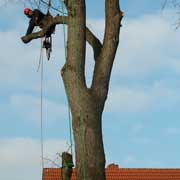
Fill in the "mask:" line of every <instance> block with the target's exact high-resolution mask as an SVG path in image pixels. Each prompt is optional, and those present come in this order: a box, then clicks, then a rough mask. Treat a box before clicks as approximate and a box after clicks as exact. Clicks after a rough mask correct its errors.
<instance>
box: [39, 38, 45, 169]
mask: <svg viewBox="0 0 180 180" xmlns="http://www.w3.org/2000/svg"><path fill="white" fill-rule="evenodd" d="M42 46H43V41H42V39H41V50H40V58H39V67H40V66H41V85H40V92H41V105H40V109H41V115H40V119H41V166H42V169H43V168H44V138H43V73H44V69H43V68H44V67H43V47H42ZM39 67H38V68H39Z"/></svg>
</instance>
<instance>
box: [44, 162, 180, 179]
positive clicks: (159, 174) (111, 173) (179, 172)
mask: <svg viewBox="0 0 180 180" xmlns="http://www.w3.org/2000/svg"><path fill="white" fill-rule="evenodd" d="M60 177H61V169H60V168H44V169H43V180H60ZM71 180H76V177H75V170H73V174H72V178H71ZM106 180H180V169H125V168H119V167H118V166H117V165H109V166H108V167H107V168H106Z"/></svg>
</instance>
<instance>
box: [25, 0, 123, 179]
mask: <svg viewBox="0 0 180 180" xmlns="http://www.w3.org/2000/svg"><path fill="white" fill-rule="evenodd" d="M72 1H74V4H73V3H72ZM104 2H105V30H104V39H103V42H101V41H100V40H99V39H98V37H97V36H96V35H95V34H93V33H92V32H91V30H90V29H88V28H87V27H86V1H85V0H65V5H66V8H67V12H68V15H67V16H65V17H62V16H56V17H54V18H53V19H52V20H51V22H50V23H49V24H47V26H46V27H44V28H43V30H41V31H39V32H36V33H32V34H30V35H28V36H25V37H23V38H22V40H23V41H24V42H25V43H27V42H29V41H31V40H32V39H37V38H40V37H43V36H44V35H45V34H46V32H47V31H48V29H49V27H50V26H52V25H54V24H63V23H64V24H67V26H68V39H67V58H66V62H65V65H64V66H63V67H62V69H61V76H62V79H63V82H64V86H65V89H66V93H67V96H68V101H69V104H70V108H71V113H72V121H73V133H74V138H75V154H76V163H75V167H76V171H77V179H78V180H105V170H104V169H105V153H104V146H103V138H102V113H103V109H104V105H105V101H106V99H107V95H108V89H109V81H110V76H111V70H112V67H113V62H114V59H115V55H116V50H117V47H118V44H119V33H120V27H121V20H122V17H123V13H122V12H121V10H120V5H119V0H105V1H104ZM86 41H87V42H88V43H89V44H90V45H91V47H92V49H93V52H94V60H95V66H94V72H93V78H92V83H91V86H90V87H89V88H88V87H87V84H86V77H85V62H86V61H85V52H86ZM76 62H77V63H76ZM66 73H68V79H67V78H66ZM83 147H84V150H83ZM83 159H84V160H83Z"/></svg>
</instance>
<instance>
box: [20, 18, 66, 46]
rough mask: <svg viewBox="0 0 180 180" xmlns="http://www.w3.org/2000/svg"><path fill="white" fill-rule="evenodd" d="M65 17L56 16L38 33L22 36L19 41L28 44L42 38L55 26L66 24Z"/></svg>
mask: <svg viewBox="0 0 180 180" xmlns="http://www.w3.org/2000/svg"><path fill="white" fill-rule="evenodd" d="M67 21H68V19H67V17H66V16H56V17H54V18H53V19H52V20H51V21H49V23H48V24H47V25H46V26H45V27H44V28H43V29H42V30H41V31H39V32H35V33H31V34H29V35H27V36H23V37H22V38H21V39H22V41H23V42H24V43H28V42H30V41H31V40H33V39H38V38H41V37H44V36H45V34H46V33H47V32H48V30H49V29H50V28H51V27H52V26H53V25H56V24H67Z"/></svg>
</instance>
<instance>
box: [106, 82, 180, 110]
mask: <svg viewBox="0 0 180 180" xmlns="http://www.w3.org/2000/svg"><path fill="white" fill-rule="evenodd" d="M179 103H180V95H179V89H174V88H173V87H167V86H164V85H163V84H161V82H155V83H154V84H153V85H152V86H150V87H147V88H144V87H138V88H135V87H124V86H117V87H116V88H112V89H111V91H110V93H109V97H108V101H107V104H106V111H107V112H147V111H152V110H155V111H156V110H162V109H163V110H165V109H168V108H170V107H174V106H177V105H178V104H179Z"/></svg>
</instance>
